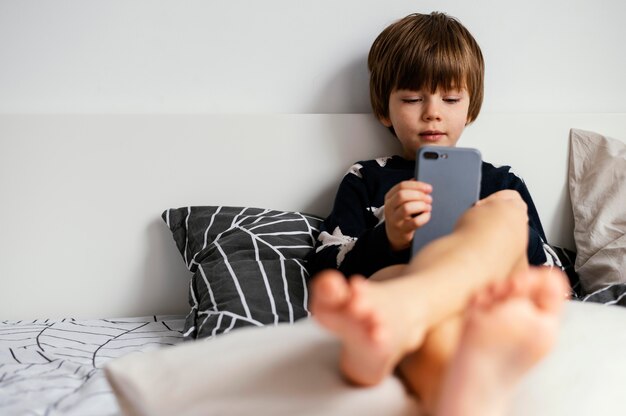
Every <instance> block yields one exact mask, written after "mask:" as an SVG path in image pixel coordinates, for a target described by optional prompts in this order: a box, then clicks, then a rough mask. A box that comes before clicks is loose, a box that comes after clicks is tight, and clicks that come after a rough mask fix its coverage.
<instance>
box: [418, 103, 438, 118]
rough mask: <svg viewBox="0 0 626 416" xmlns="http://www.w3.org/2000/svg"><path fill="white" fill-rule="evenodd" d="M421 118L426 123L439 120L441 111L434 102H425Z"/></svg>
mask: <svg viewBox="0 0 626 416" xmlns="http://www.w3.org/2000/svg"><path fill="white" fill-rule="evenodd" d="M422 117H423V118H424V120H426V121H431V120H441V111H440V108H439V105H438V103H437V101H436V100H428V101H427V102H426V104H425V106H424V113H423V114H422Z"/></svg>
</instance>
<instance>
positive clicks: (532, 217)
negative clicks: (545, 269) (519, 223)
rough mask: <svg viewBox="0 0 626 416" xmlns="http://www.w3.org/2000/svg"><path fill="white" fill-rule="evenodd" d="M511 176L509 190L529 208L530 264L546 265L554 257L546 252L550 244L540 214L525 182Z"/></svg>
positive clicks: (510, 174) (511, 174)
mask: <svg viewBox="0 0 626 416" xmlns="http://www.w3.org/2000/svg"><path fill="white" fill-rule="evenodd" d="M509 176H510V177H511V181H510V185H509V189H514V190H516V191H517V192H519V194H520V195H521V197H522V199H523V200H524V202H526V205H527V206H528V262H529V263H530V264H532V265H536V266H537V265H544V264H546V262H548V259H551V258H552V256H549V255H548V254H547V251H546V249H547V248H548V247H547V245H548V244H547V239H546V235H545V233H544V231H543V227H542V225H541V220H540V219H539V213H537V208H535V204H534V202H533V199H532V197H531V196H530V192H529V191H528V188H527V187H526V184H525V183H524V181H523V180H522V179H521V178H520V177H518V176H517V175H515V174H513V173H512V172H510V173H509Z"/></svg>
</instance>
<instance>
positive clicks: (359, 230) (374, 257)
mask: <svg viewBox="0 0 626 416" xmlns="http://www.w3.org/2000/svg"><path fill="white" fill-rule="evenodd" d="M363 170H364V169H363V167H362V166H361V165H359V164H357V165H354V166H353V167H352V168H351V169H350V171H349V172H348V173H347V174H346V176H345V177H344V178H343V180H342V182H341V184H340V185H339V190H338V191H337V195H336V197H335V203H334V206H333V210H332V212H331V214H330V215H329V216H328V218H326V220H324V222H323V223H322V225H321V227H320V234H319V237H318V239H317V242H316V246H315V250H313V252H312V253H311V254H310V255H309V257H308V258H307V268H308V270H309V274H310V275H311V276H314V275H315V274H316V273H317V272H319V271H321V270H324V269H328V268H333V269H338V270H339V271H341V272H342V273H344V274H345V275H346V276H350V275H352V274H362V275H364V276H367V277H369V276H371V275H372V274H373V273H375V272H376V271H378V270H380V269H382V268H383V267H386V266H388V265H391V264H398V263H403V262H404V263H406V262H407V261H408V258H409V250H406V251H402V252H394V251H393V250H392V249H391V246H390V244H389V240H388V239H387V233H386V231H385V225H384V223H383V221H382V207H375V206H373V204H372V201H371V200H370V196H369V192H368V189H367V184H366V182H365V180H364V179H363V176H362V175H363V174H364V173H363ZM379 217H380V218H379Z"/></svg>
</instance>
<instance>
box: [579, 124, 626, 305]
mask: <svg viewBox="0 0 626 416" xmlns="http://www.w3.org/2000/svg"><path fill="white" fill-rule="evenodd" d="M569 189H570V197H571V200H572V209H573V212H574V241H575V242H576V251H577V257H576V264H575V270H576V272H577V273H578V275H579V276H580V281H581V285H582V288H583V292H584V293H585V294H589V293H592V292H594V291H596V290H599V289H602V288H603V287H606V286H608V285H611V284H616V283H626V143H622V142H621V141H619V140H616V139H611V138H609V137H605V136H602V135H600V134H597V133H593V132H588V131H584V130H575V129H572V130H571V131H570V166H569Z"/></svg>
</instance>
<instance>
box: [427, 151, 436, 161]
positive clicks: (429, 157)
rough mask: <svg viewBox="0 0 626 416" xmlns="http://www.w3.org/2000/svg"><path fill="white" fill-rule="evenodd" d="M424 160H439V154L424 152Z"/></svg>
mask: <svg viewBox="0 0 626 416" xmlns="http://www.w3.org/2000/svg"><path fill="white" fill-rule="evenodd" d="M424 159H430V160H436V159H439V153H437V152H424Z"/></svg>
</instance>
